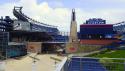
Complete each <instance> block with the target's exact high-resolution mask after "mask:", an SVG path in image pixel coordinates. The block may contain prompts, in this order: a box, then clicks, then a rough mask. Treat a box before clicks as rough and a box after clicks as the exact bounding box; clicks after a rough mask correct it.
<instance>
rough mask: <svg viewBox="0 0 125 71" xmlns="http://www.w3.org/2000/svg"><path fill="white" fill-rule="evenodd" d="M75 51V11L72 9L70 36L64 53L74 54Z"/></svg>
mask: <svg viewBox="0 0 125 71" xmlns="http://www.w3.org/2000/svg"><path fill="white" fill-rule="evenodd" d="M77 49H78V37H77V22H76V16H75V9H72V17H71V25H70V36H69V42H68V43H67V45H66V52H67V53H73V52H76V51H77Z"/></svg>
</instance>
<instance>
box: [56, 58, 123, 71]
mask: <svg viewBox="0 0 125 71" xmlns="http://www.w3.org/2000/svg"><path fill="white" fill-rule="evenodd" d="M60 67H61V68H60V69H59V70H56V71H125V58H90V57H72V58H70V60H65V63H64V62H63V65H62V66H60ZM57 68H58V67H57Z"/></svg>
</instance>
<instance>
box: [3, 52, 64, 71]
mask: <svg viewBox="0 0 125 71" xmlns="http://www.w3.org/2000/svg"><path fill="white" fill-rule="evenodd" d="M34 55H35V54H30V56H34ZM50 57H55V58H58V59H60V60H62V59H63V58H64V57H61V56H57V55H55V54H45V55H38V56H37V58H38V59H40V61H37V62H36V63H35V64H33V59H31V58H30V57H29V56H26V57H23V58H21V59H18V60H16V59H9V60H7V61H6V70H5V71H54V69H55V60H53V59H50Z"/></svg>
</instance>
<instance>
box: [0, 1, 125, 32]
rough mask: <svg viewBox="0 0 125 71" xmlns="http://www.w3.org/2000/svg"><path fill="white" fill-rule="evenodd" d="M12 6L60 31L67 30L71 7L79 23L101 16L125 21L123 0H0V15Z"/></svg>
mask: <svg viewBox="0 0 125 71" xmlns="http://www.w3.org/2000/svg"><path fill="white" fill-rule="evenodd" d="M14 6H23V12H24V13H25V14H26V15H28V16H29V17H31V18H33V19H35V20H38V21H40V22H44V23H47V24H50V25H55V26H58V28H59V29H60V30H61V31H69V26H70V21H71V9H72V8H75V9H76V18H77V24H78V26H77V27H78V29H79V25H80V24H82V23H83V22H85V20H87V19H89V18H103V19H105V20H107V24H114V23H118V22H121V21H125V0H0V16H7V15H8V16H11V17H12V18H15V17H14V16H13V13H12V9H13V7H14Z"/></svg>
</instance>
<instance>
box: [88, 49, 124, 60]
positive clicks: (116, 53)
mask: <svg viewBox="0 0 125 71" xmlns="http://www.w3.org/2000/svg"><path fill="white" fill-rule="evenodd" d="M87 57H97V58H103V57H107V58H125V50H105V51H102V52H99V53H96V54H92V55H88V56H87Z"/></svg>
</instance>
